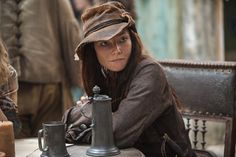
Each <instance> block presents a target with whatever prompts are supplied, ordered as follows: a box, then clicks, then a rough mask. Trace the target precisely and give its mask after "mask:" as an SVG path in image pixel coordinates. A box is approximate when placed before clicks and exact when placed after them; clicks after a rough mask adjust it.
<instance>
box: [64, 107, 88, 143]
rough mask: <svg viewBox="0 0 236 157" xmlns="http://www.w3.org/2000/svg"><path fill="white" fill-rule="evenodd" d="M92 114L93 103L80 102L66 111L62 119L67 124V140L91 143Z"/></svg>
mask: <svg viewBox="0 0 236 157" xmlns="http://www.w3.org/2000/svg"><path fill="white" fill-rule="evenodd" d="M91 114H92V111H91V103H86V104H82V103H79V104H77V105H76V106H74V107H72V108H70V109H68V110H67V111H66V112H65V113H64V115H63V117H62V121H63V123H65V126H66V137H65V138H66V142H68V143H76V144H79V143H90V141H91V136H92V132H91V127H90V124H91V118H92V117H91Z"/></svg>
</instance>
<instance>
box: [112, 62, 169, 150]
mask: <svg viewBox="0 0 236 157" xmlns="http://www.w3.org/2000/svg"><path fill="white" fill-rule="evenodd" d="M137 69H138V70H137V71H136V74H135V75H134V78H133V80H132V82H131V84H130V87H129V91H128V95H127V97H126V98H125V99H123V100H122V101H121V103H120V105H119V108H118V110H117V111H116V112H115V113H113V130H114V137H115V141H116V144H117V146H119V147H121V148H123V147H131V146H133V145H134V144H135V142H136V141H137V140H138V138H139V136H140V135H141V134H142V132H143V131H144V130H145V129H147V128H148V127H149V126H150V125H151V124H152V123H153V122H154V120H156V119H157V118H158V117H160V116H161V114H162V113H163V112H164V111H165V110H166V109H167V108H168V107H169V106H170V105H171V104H172V103H171V102H172V99H171V96H170V93H169V86H168V83H167V80H166V78H165V74H164V72H163V70H162V69H161V67H160V65H159V64H156V63H153V64H148V65H144V66H139V67H138V68H137Z"/></svg>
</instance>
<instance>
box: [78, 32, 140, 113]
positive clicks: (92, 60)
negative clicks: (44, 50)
mask: <svg viewBox="0 0 236 157" xmlns="http://www.w3.org/2000/svg"><path fill="white" fill-rule="evenodd" d="M128 30H129V34H130V37H131V42H132V49H131V55H130V58H129V61H128V64H127V66H126V67H125V69H124V70H122V71H120V72H112V71H108V72H106V74H105V75H106V76H104V74H103V72H102V67H101V65H100V64H99V62H98V60H97V57H96V52H95V49H94V46H93V43H89V44H86V45H85V47H84V48H83V52H82V53H81V54H82V55H81V59H82V80H83V86H84V89H85V91H86V93H87V94H88V96H92V95H93V92H92V88H93V87H94V86H95V85H98V86H99V87H100V88H101V94H106V95H108V96H110V97H111V98H112V100H113V101H112V102H113V105H112V106H113V110H115V109H116V108H117V107H118V104H119V103H120V101H121V100H122V99H123V98H124V97H125V96H126V88H127V86H128V84H129V82H130V78H132V77H131V75H132V74H133V72H134V69H135V67H136V66H137V64H138V63H139V62H140V61H141V60H142V59H143V58H144V57H143V55H142V47H143V46H142V43H141V40H140V38H139V36H138V34H137V33H136V32H134V31H133V30H132V29H129V28H128ZM114 106H116V107H114Z"/></svg>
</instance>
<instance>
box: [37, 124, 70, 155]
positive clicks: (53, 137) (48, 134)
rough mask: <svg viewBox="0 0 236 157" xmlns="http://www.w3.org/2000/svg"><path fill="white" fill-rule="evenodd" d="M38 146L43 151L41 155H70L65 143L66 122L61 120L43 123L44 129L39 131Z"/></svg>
mask: <svg viewBox="0 0 236 157" xmlns="http://www.w3.org/2000/svg"><path fill="white" fill-rule="evenodd" d="M42 137H43V140H44V146H42V140H41V138H42ZM38 146H39V150H40V151H42V154H41V155H40V157H69V156H70V155H69V154H68V152H67V149H66V145H65V124H64V123H63V122H61V121H52V122H46V123H43V129H41V130H39V131H38Z"/></svg>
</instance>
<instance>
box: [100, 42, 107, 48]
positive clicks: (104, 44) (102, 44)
mask: <svg viewBox="0 0 236 157" xmlns="http://www.w3.org/2000/svg"><path fill="white" fill-rule="evenodd" d="M99 45H100V46H102V47H105V46H107V45H108V43H107V42H105V41H104V42H100V43H99Z"/></svg>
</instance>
